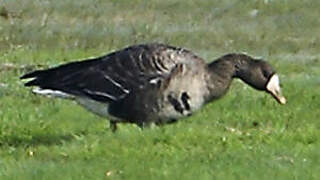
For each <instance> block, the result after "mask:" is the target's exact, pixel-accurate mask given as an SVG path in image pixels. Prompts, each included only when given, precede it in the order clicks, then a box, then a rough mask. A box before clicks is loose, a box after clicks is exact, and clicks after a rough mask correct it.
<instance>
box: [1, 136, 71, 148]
mask: <svg viewBox="0 0 320 180" xmlns="http://www.w3.org/2000/svg"><path fill="white" fill-rule="evenodd" d="M76 138H77V137H76V136H75V135H74V134H61V135H57V134H40V135H33V136H15V135H7V136H2V137H1V138H0V147H5V146H10V147H28V146H39V145H46V146H51V145H62V144H64V143H66V142H70V141H72V140H75V139H76Z"/></svg>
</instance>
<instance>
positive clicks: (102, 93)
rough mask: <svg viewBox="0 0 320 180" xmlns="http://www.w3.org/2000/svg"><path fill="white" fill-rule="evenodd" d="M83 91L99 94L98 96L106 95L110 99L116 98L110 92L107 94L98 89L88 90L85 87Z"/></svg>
mask: <svg viewBox="0 0 320 180" xmlns="http://www.w3.org/2000/svg"><path fill="white" fill-rule="evenodd" d="M85 91H86V92H87V93H89V94H92V95H99V96H104V97H107V98H110V99H112V100H114V101H115V100H117V98H116V97H114V96H111V95H110V94H107V93H104V92H99V91H90V90H88V89H85Z"/></svg>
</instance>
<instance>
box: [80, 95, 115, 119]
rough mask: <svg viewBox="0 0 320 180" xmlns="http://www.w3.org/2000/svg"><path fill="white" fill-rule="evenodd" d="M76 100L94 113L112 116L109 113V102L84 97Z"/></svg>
mask: <svg viewBox="0 0 320 180" xmlns="http://www.w3.org/2000/svg"><path fill="white" fill-rule="evenodd" d="M76 102H77V103H78V104H79V105H81V106H83V107H84V108H85V109H87V110H89V111H91V112H93V113H94V114H97V115H99V116H101V117H107V118H110V117H111V115H110V114H109V104H107V103H100V102H98V101H95V100H91V99H88V98H82V97H80V98H76Z"/></svg>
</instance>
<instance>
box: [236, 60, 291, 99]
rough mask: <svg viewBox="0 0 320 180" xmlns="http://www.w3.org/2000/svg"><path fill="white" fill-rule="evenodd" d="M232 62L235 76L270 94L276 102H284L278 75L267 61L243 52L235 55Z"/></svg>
mask: <svg viewBox="0 0 320 180" xmlns="http://www.w3.org/2000/svg"><path fill="white" fill-rule="evenodd" d="M234 62H235V63H234V64H235V66H234V67H235V74H234V76H235V77H238V78H240V79H242V80H243V81H244V82H246V83H247V84H249V85H250V86H252V87H253V88H255V89H257V90H262V91H266V92H267V93H269V94H271V95H272V96H273V97H274V98H275V99H276V100H277V102H278V103H280V104H286V98H285V97H284V96H283V95H282V92H281V86H280V80H279V75H278V74H277V73H276V72H275V71H274V69H273V68H272V66H271V65H270V64H269V63H268V62H266V61H264V60H261V59H254V58H252V57H250V56H247V55H244V54H240V55H237V58H236V61H234Z"/></svg>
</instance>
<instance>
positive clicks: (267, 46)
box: [0, 0, 320, 180]
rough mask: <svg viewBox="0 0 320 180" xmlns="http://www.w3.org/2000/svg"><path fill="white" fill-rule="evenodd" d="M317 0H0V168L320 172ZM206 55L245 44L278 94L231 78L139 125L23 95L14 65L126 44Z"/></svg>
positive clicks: (13, 174)
mask: <svg viewBox="0 0 320 180" xmlns="http://www.w3.org/2000/svg"><path fill="white" fill-rule="evenodd" d="M319 7H320V1H317V0H291V1H289V0H279V1H276V0H252V1H240V0H238V1H236V0H226V1H219V0H212V1H207V0H199V1H192V0H184V1H183V0H163V1H156V0H131V1H129V0H109V1H102V0H92V1H86V0H70V1H63V0H55V1H49V0H48V1H35V0H0V179H5V180H10V179H30V180H31V179H32V180H33V179H46V180H50V179H77V180H78V179H201V180H202V179H204V180H205V179H222V180H225V179H237V180H238V179H252V180H256V179H267V180H269V179H288V180H292V179H319V177H320V166H319V164H320V151H319V149H320V141H319V138H320V33H319V32H320V20H319V17H320V11H319ZM146 42H162V43H168V44H171V45H175V46H180V47H185V48H187V49H189V50H192V51H194V52H195V53H196V54H198V55H199V56H201V57H203V58H205V59H207V60H208V62H209V61H212V60H213V59H215V58H217V57H219V56H221V55H223V54H226V53H230V52H247V53H248V54H250V55H253V56H260V57H263V58H264V59H266V60H267V61H268V62H270V63H271V64H273V66H274V67H275V68H276V69H277V71H278V73H279V74H280V78H281V80H282V86H283V93H284V95H285V96H286V97H287V100H288V103H287V104H286V105H284V106H282V105H279V104H277V102H276V101H275V100H274V99H273V98H272V97H270V95H267V94H265V93H263V92H258V91H255V90H253V89H252V88H250V87H248V86H247V85H245V84H244V83H242V82H241V81H239V80H235V81H234V82H233V84H232V87H231V89H230V90H229V92H228V93H227V95H226V96H225V97H224V98H222V99H220V100H218V101H216V102H213V103H210V104H209V105H207V106H205V107H204V108H203V109H202V110H201V111H199V112H198V113H196V114H195V115H194V116H192V117H190V118H187V119H184V120H182V121H180V122H178V123H175V124H171V125H166V126H162V127H154V128H149V129H144V130H141V129H139V128H138V127H137V126H135V125H130V124H121V125H120V127H119V130H118V131H117V132H116V133H112V132H111V130H110V129H109V124H108V121H107V120H105V119H103V118H100V117H98V116H95V115H93V114H91V113H88V112H87V111H86V110H84V109H83V108H81V107H79V106H78V105H77V104H75V103H73V102H70V101H67V100H61V99H50V98H45V97H41V96H36V95H33V94H32V93H31V92H30V89H28V88H25V87H23V83H22V82H21V81H20V80H19V76H21V75H22V74H23V73H26V72H29V71H31V70H34V69H38V68H40V69H41V68H47V67H52V66H56V65H59V64H62V63H66V62H70V61H73V60H77V59H85V58H87V57H91V56H100V55H103V54H106V53H108V52H112V51H114V50H117V49H120V48H123V47H126V46H128V45H132V44H138V43H146Z"/></svg>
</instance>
